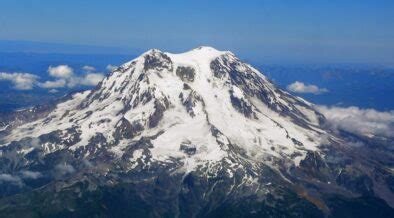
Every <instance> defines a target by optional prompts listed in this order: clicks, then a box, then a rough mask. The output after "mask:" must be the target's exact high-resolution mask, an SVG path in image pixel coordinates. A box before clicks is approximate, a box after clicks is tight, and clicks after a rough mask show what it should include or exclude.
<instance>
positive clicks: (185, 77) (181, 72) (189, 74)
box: [176, 66, 195, 82]
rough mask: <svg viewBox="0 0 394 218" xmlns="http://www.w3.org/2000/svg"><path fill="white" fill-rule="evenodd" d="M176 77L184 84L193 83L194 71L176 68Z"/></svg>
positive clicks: (180, 67) (186, 68)
mask: <svg viewBox="0 0 394 218" xmlns="http://www.w3.org/2000/svg"><path fill="white" fill-rule="evenodd" d="M176 75H177V76H178V77H179V78H181V80H182V81H184V82H193V81H194V75H195V71H194V69H193V68H191V67H183V66H179V67H178V68H176Z"/></svg>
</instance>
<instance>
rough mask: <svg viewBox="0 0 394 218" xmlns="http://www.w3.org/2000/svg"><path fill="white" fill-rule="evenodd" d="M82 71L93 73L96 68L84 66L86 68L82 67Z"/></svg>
mask: <svg viewBox="0 0 394 218" xmlns="http://www.w3.org/2000/svg"><path fill="white" fill-rule="evenodd" d="M82 70H84V71H86V72H94V71H96V68H94V67H92V66H88V65H86V66H83V67H82Z"/></svg>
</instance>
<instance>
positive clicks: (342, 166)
mask: <svg viewBox="0 0 394 218" xmlns="http://www.w3.org/2000/svg"><path fill="white" fill-rule="evenodd" d="M22 113H27V114H34V115H35V116H34V117H35V118H34V119H29V120H26V118H24V117H30V116H28V115H27V116H22V115H19V116H16V117H17V119H10V120H8V121H6V122H4V124H3V126H4V128H3V129H2V130H0V137H1V138H0V144H1V147H0V150H1V158H0V161H1V164H2V172H3V174H4V175H9V176H13V178H19V180H18V179H17V180H18V184H16V183H14V184H12V183H7V185H6V186H4V188H3V189H4V190H3V191H2V193H3V196H6V195H13V194H14V193H21V192H22V193H27V194H25V195H23V196H22V197H18V198H17V199H15V198H14V197H12V196H11V197H8V198H5V199H4V202H3V203H4V205H8V206H5V207H4V208H3V209H4V210H3V211H7V210H13V209H12V208H14V207H13V206H10V205H9V204H8V203H7V202H8V201H9V199H11V201H13V202H14V201H17V202H19V204H17V205H19V207H21V206H20V205H24V203H23V202H25V201H27V202H31V201H32V199H40V198H43V196H46V197H45V198H48V199H51V201H50V202H52V203H51V204H53V205H54V207H53V208H50V209H49V208H47V207H46V206H45V207H44V206H43V205H44V204H42V203H41V201H39V203H38V204H37V205H35V204H31V203H29V204H27V205H25V206H26V207H27V208H30V207H34V208H36V210H40V211H42V210H44V211H47V213H48V214H52V213H53V214H58V213H61V214H66V215H67V214H73V213H75V214H77V215H82V214H81V213H80V212H81V211H80V210H81V208H78V203H76V202H80V201H81V202H83V203H82V205H85V208H96V207H98V208H100V207H101V206H100V205H93V204H91V203H88V202H91V201H92V199H93V202H95V201H97V202H102V203H103V204H105V205H107V206H108V207H111V208H113V207H116V206H115V205H112V204H111V201H108V199H106V198H105V197H103V195H109V196H112V197H113V198H114V199H116V200H117V201H119V202H124V203H125V201H129V200H130V199H129V198H131V199H132V200H133V201H134V202H135V203H136V204H137V205H138V206H135V205H134V206H133V205H123V206H124V207H131V208H134V209H135V210H133V212H132V213H135V214H138V211H140V212H141V214H140V215H142V214H145V215H149V216H165V215H168V216H189V215H192V216H193V215H194V216H208V215H212V216H215V213H218V211H220V212H219V213H221V212H223V211H231V210H232V208H237V207H242V208H249V209H248V210H247V211H245V214H239V215H240V216H243V215H246V214H247V213H252V212H253V211H255V212H256V211H257V212H256V213H257V214H260V213H262V214H260V215H264V213H266V212H267V211H271V212H270V213H268V212H267V214H265V215H267V216H275V215H276V214H282V215H288V216H290V215H297V216H298V215H302V213H303V212H302V211H303V210H305V209H306V208H307V210H308V212H310V214H307V215H310V216H316V215H318V216H322V215H323V214H326V215H327V214H330V213H332V211H333V209H332V208H330V203H329V202H330V199H331V196H336V195H340V196H342V197H341V198H345V199H347V198H355V197H359V196H360V193H361V196H364V194H368V196H370V195H371V194H372V196H374V198H373V199H374V200H373V204H375V201H376V200H375V196H376V195H377V196H381V197H382V198H383V199H385V200H386V202H389V203H390V200H392V197H393V193H392V192H391V191H390V192H387V191H380V192H379V191H374V190H371V189H374V187H375V186H379V187H380V189H384V190H386V189H388V187H390V186H387V184H386V182H385V181H383V180H381V179H376V178H373V179H371V178H370V177H373V176H372V175H371V173H370V170H371V169H372V170H375V169H374V168H376V167H375V166H373V164H372V165H371V164H370V162H368V161H369V160H368V159H365V160H363V159H360V160H359V159H358V157H357V155H356V156H355V157H352V156H351V155H350V154H352V152H353V151H352V152H350V154H348V153H349V151H347V148H346V147H344V146H343V145H344V144H346V141H345V140H344V138H343V137H341V136H339V135H337V134H336V133H333V132H332V131H331V130H329V129H327V128H326V127H325V124H324V117H323V116H322V115H321V114H319V113H318V112H317V111H316V110H315V109H314V108H313V105H312V104H310V103H308V102H306V101H304V100H303V99H301V98H298V97H294V96H292V95H290V94H289V93H287V92H285V91H282V90H280V89H278V88H277V87H275V86H274V85H273V84H272V83H271V82H270V81H269V80H268V79H267V78H266V77H265V76H264V75H262V74H261V73H260V72H258V71H257V70H256V69H254V68H253V67H251V66H250V65H248V64H246V63H243V62H242V61H241V60H239V59H238V58H237V57H236V56H235V55H234V54H232V53H231V52H223V51H218V50H215V49H214V48H210V47H200V48H197V49H194V50H191V51H189V52H186V53H182V54H171V53H164V52H161V51H159V50H155V49H153V50H150V51H148V52H146V53H144V54H143V55H141V56H140V57H138V58H136V59H134V60H132V61H130V62H128V63H125V64H124V65H122V66H121V67H119V68H118V69H116V70H115V71H113V72H112V73H111V74H110V75H108V76H107V77H106V78H105V79H104V80H103V81H102V82H101V83H100V84H99V85H98V86H97V87H96V88H95V89H94V90H89V91H85V92H81V93H75V94H73V95H71V96H69V97H68V98H66V99H64V100H62V101H61V102H60V103H59V104H57V105H56V106H54V107H49V108H48V109H46V110H42V111H41V112H40V113H35V112H34V109H32V112H22ZM21 117H22V118H21ZM333 157H335V158H336V159H335V160H334V159H333ZM349 160H351V161H352V163H349ZM363 161H366V163H362V162H363ZM388 162H390V160H388ZM356 163H357V164H358V163H361V166H362V167H359V166H358V165H357V164H356ZM370 168H371V169H370ZM379 170H383V171H384V172H385V173H386V174H385V175H384V176H383V177H384V178H389V176H388V175H390V173H388V174H387V170H386V169H379ZM343 171H345V172H343ZM26 172H29V173H30V175H33V174H34V173H36V174H35V175H40V176H37V178H35V179H33V178H27V179H26V178H25V177H26V176H25V177H23V176H24V174H26ZM367 172H368V173H367ZM29 173H27V174H29ZM37 173H39V174H37ZM346 173H347V174H348V175H346ZM383 174H384V173H383ZM343 175H345V176H344V178H342V177H343ZM354 175H357V176H354ZM30 177H31V176H30ZM359 177H360V178H359ZM383 177H381V178H383ZM341 179H342V180H343V181H342V180H341ZM351 180H356V181H351ZM349 181H350V182H349ZM43 185H45V186H43ZM37 187H43V188H41V189H43V191H41V192H39V193H37V192H36V191H30V190H31V189H34V188H37ZM55 190H56V191H55ZM109 190H111V191H109ZM371 191H372V192H371ZM52 192H55V193H59V194H58V195H59V196H57V195H55V196H47V195H48V194H49V193H52ZM123 192H126V193H128V194H120V195H116V193H123ZM375 192H376V193H375ZM76 193H79V194H76ZM103 193H105V194H103ZM114 193H115V194H114ZM323 193H329V195H327V196H326V195H324V194H323ZM379 193H381V194H380V195H379ZM382 193H386V195H385V196H383V194H382ZM60 196H62V197H60ZM97 196H101V197H99V198H97ZM45 198H44V199H45ZM89 199H90V200H89ZM98 199H99V200H98ZM59 200H61V201H60V202H62V203H61V204H60V205H58V204H56V203H53V202H56V201H59ZM64 202H66V203H64ZM169 202H171V203H169ZM237 202H238V203H239V204H240V205H241V206H239V205H238V203H237ZM245 202H249V203H245ZM140 204H141V205H140ZM291 205H293V206H291ZM382 205H383V206H381V207H382V208H390V207H388V206H387V205H386V204H385V203H384V202H383V204H382ZM107 206H105V207H107ZM139 207H141V208H139ZM260 207H261V208H260ZM281 207H288V208H287V209H286V210H282V209H281ZM16 208H18V206H17V207H16ZM37 208H38V209H37ZM56 208H57V210H56ZM152 208H154V209H152ZM145 209H146V210H145ZM1 210H2V208H0V211H1ZM113 210H115V211H118V210H121V208H117V209H113ZM387 210H388V211H389V212H392V210H390V209H387ZM95 211H96V212H97V213H99V212H100V211H101V209H96V210H95ZM148 211H149V212H148ZM263 211H265V212H263ZM103 214H105V212H104V211H103ZM119 216H123V215H122V214H119Z"/></svg>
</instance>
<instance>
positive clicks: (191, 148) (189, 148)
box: [179, 141, 197, 155]
mask: <svg viewBox="0 0 394 218" xmlns="http://www.w3.org/2000/svg"><path fill="white" fill-rule="evenodd" d="M179 150H181V151H183V152H184V153H185V154H188V155H193V154H195V153H196V151H197V149H196V146H195V145H193V144H191V142H190V141H184V142H182V144H181V145H180V147H179Z"/></svg>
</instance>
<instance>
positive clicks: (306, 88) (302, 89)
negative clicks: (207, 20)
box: [287, 81, 328, 95]
mask: <svg viewBox="0 0 394 218" xmlns="http://www.w3.org/2000/svg"><path fill="white" fill-rule="evenodd" d="M287 90H289V91H291V92H294V93H311V94H315V95H318V94H322V93H325V92H328V89H326V88H319V87H318V86H316V85H306V84H304V83H303V82H299V81H295V82H294V83H292V84H289V85H288V86H287Z"/></svg>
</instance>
